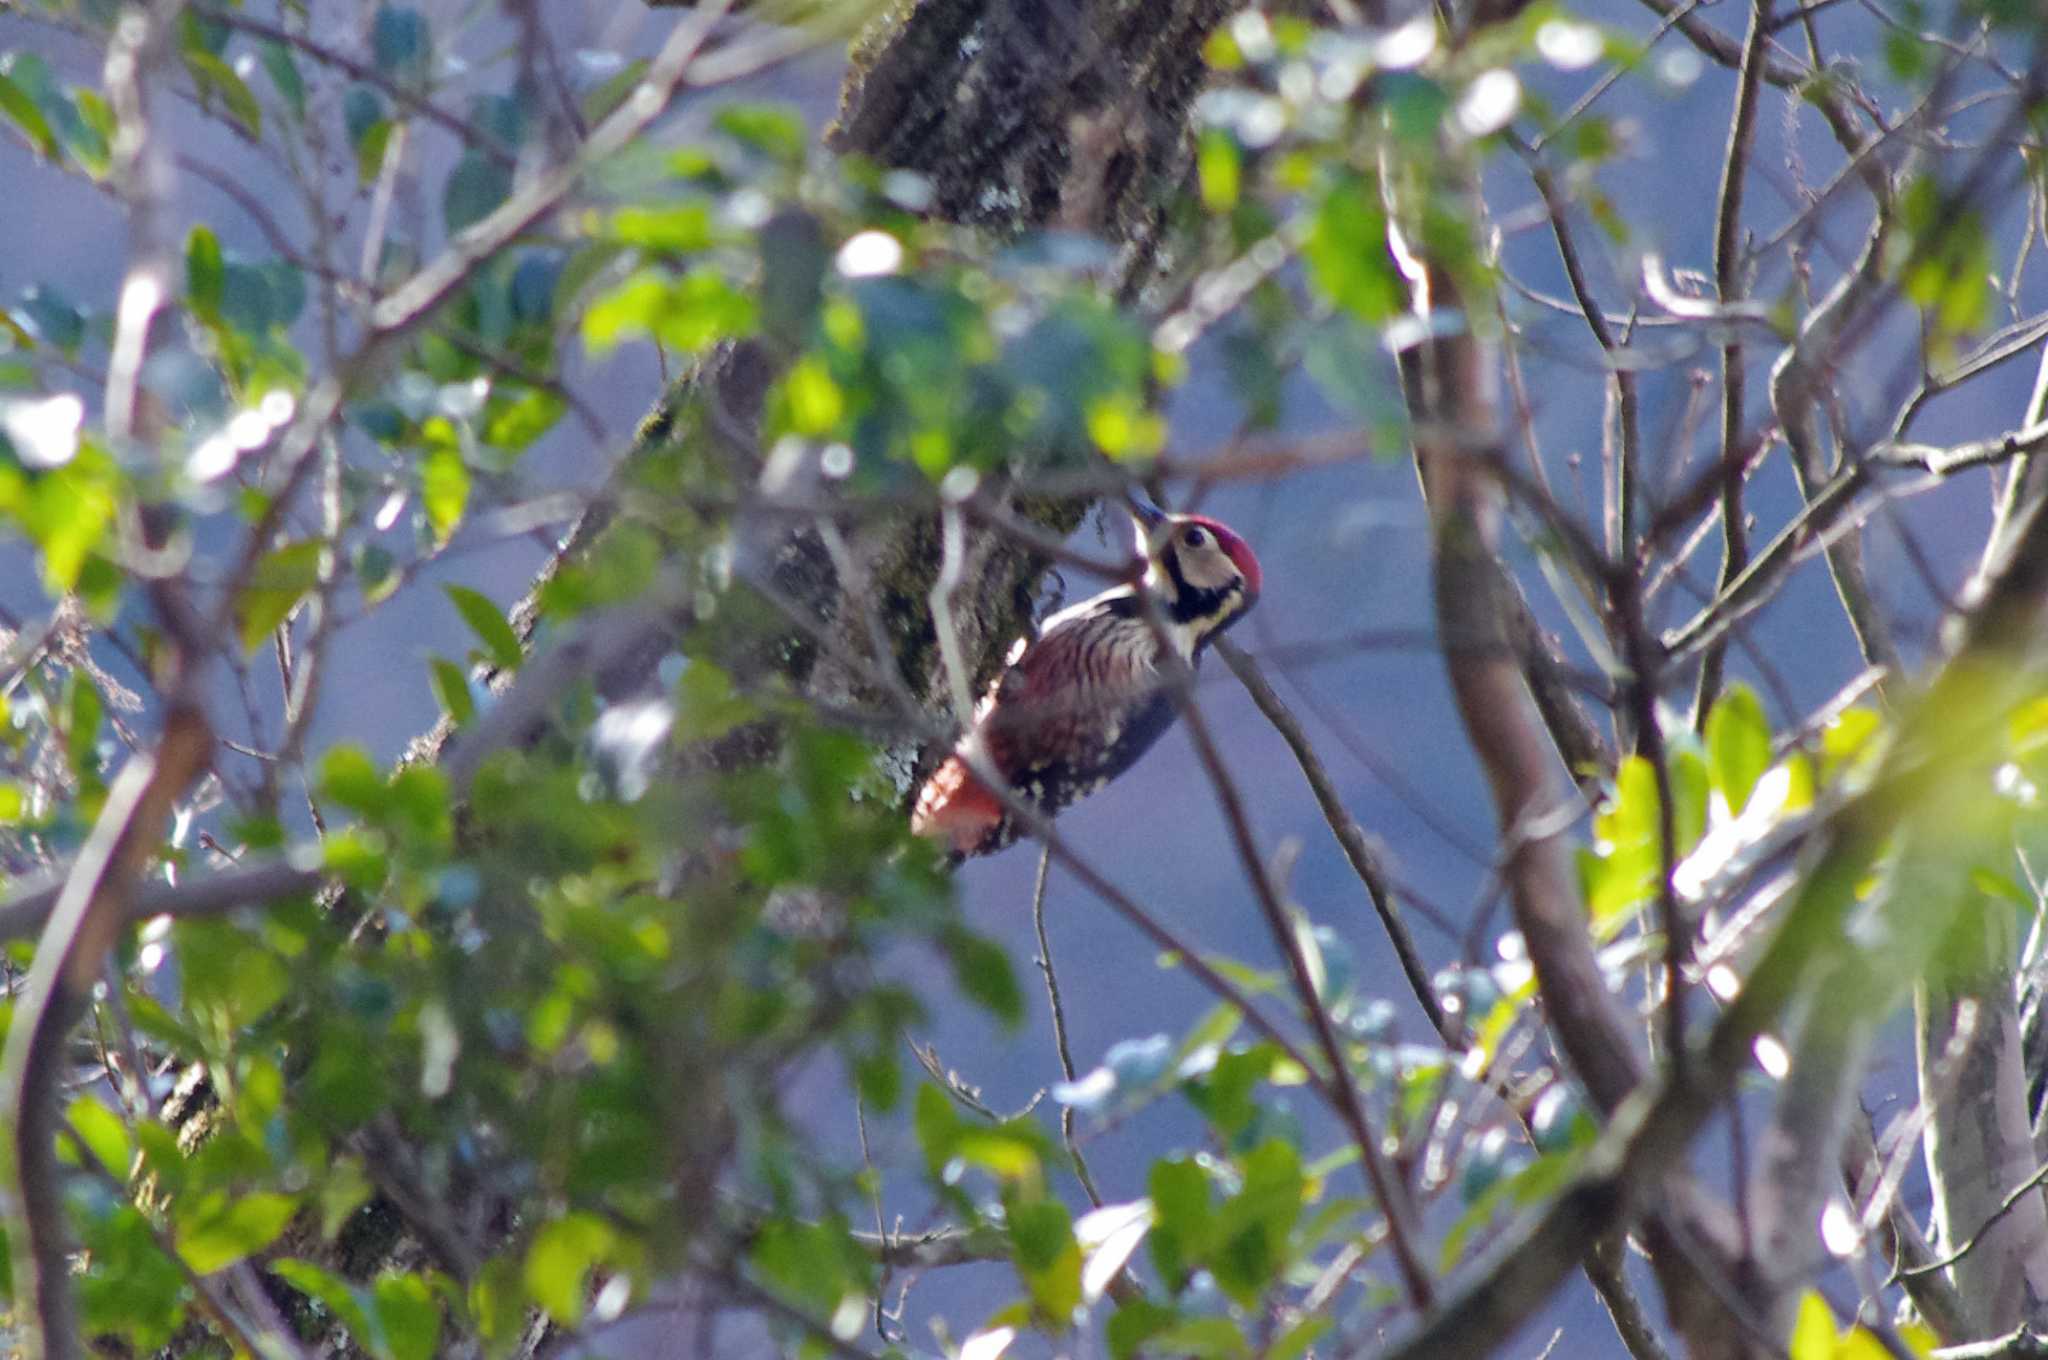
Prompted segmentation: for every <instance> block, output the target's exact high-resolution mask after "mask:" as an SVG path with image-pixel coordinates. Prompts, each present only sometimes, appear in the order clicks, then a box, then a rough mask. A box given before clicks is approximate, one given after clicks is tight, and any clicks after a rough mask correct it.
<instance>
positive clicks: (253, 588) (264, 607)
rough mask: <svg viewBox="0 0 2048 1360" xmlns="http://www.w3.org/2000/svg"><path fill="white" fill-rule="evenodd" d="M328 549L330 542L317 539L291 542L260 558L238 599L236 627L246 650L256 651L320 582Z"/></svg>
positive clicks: (243, 648) (236, 603)
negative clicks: (321, 568)
mask: <svg viewBox="0 0 2048 1360" xmlns="http://www.w3.org/2000/svg"><path fill="white" fill-rule="evenodd" d="M326 551H327V545H326V544H324V543H320V542H317V541H308V542H305V543H288V544H286V545H285V546H284V547H282V548H277V549H275V550H273V551H271V552H269V553H266V554H264V555H263V556H262V557H261V558H259V559H257V562H256V565H255V567H254V568H252V569H251V570H250V572H249V583H248V584H247V585H246V586H244V587H243V588H242V593H241V595H240V596H239V597H238V598H237V599H236V601H235V624H236V631H237V632H238V633H239V634H240V635H241V639H242V650H243V651H245V652H253V651H254V650H256V648H257V647H259V646H261V645H262V644H263V642H264V641H265V640H267V639H268V638H269V637H270V635H271V633H272V632H273V631H275V630H276V629H277V628H278V627H279V625H281V624H283V623H284V621H285V620H286V619H288V618H290V617H291V613H292V611H293V610H294V609H296V608H298V606H299V601H300V600H302V599H304V598H305V597H306V593H307V592H308V591H310V590H312V589H313V587H314V586H316V585H318V584H319V583H320V566H321V559H322V556H323V554H325V552H326Z"/></svg>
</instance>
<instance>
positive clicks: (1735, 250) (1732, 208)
mask: <svg viewBox="0 0 2048 1360" xmlns="http://www.w3.org/2000/svg"><path fill="white" fill-rule="evenodd" d="M1770 22H1771V0H1755V3H1754V4H1753V5H1752V6H1751V7H1750V12H1749V35H1748V37H1746V38H1745V39H1744V40H1743V44H1742V64H1741V66H1740V68H1739V70H1738V72H1737V76H1736V82H1735V113H1734V116H1733V118H1732V119H1731V120H1730V122H1729V127H1728V151H1727V154H1726V156H1725V157H1724V158H1723V160H1722V164H1721V193H1720V197H1719V202H1718V207H1717V208H1716V210H1715V215H1714V286H1715V290H1716V296H1717V297H1718V299H1719V300H1720V302H1721V304H1722V305H1723V306H1727V305H1728V304H1730V303H1735V302H1740V301H1742V300H1743V295H1744V291H1745V290H1744V286H1743V277H1742V199H1743V187H1744V184H1745V182H1746V180H1747V179H1748V176H1749V158H1750V154H1751V150H1752V148H1753V147H1754V146H1755V144H1756V106H1757V95H1758V93H1759V91H1760V90H1761V88H1762V82H1763V66H1764V44H1765V42H1766V41H1768V39H1767V38H1766V36H1765V35H1766V34H1767V33H1768V32H1769V29H1770ZM1728 334H1729V339H1728V341H1727V343H1725V344H1724V345H1722V347H1721V468H1722V482H1721V581H1720V585H1719V586H1718V587H1717V589H1718V590H1720V591H1726V590H1727V589H1728V587H1729V585H1730V584H1731V583H1732V582H1734V580H1735V579H1736V578H1737V577H1739V576H1741V575H1742V570H1743V568H1744V567H1746V566H1748V565H1749V524H1748V520H1747V518H1746V517H1747V514H1748V512H1747V511H1746V510H1745V509H1744V508H1743V504H1742V491H1743V487H1744V485H1745V484H1746V483H1747V480H1748V478H1747V469H1746V468H1745V467H1744V465H1743V460H1742V459H1741V458H1739V457H1737V456H1736V450H1738V449H1740V448H1741V447H1742V445H1743V442H1744V439H1745V437H1746V436H1745V433H1744V429H1745V427H1744V423H1743V422H1744V421H1745V419H1746V418H1747V417H1746V414H1745V410H1744V407H1745V405H1746V397H1747V393H1748V383H1747V380H1746V379H1747V375H1746V374H1745V373H1744V371H1743V347H1742V340H1741V332H1739V331H1736V330H1733V329H1731V330H1730V331H1729V333H1728ZM1726 647H1727V644H1726V641H1725V639H1719V638H1717V639H1716V640H1714V641H1713V642H1711V643H1709V644H1708V645H1707V647H1706V650H1705V651H1704V652H1703V653H1702V655H1701V657H1700V675H1699V687H1698V689H1697V690H1696V691H1695V694H1694V698H1693V725H1694V726H1695V727H1696V728H1699V729H1701V730H1704V729H1705V726H1706V721H1707V712H1708V710H1710V709H1711V708H1713V706H1714V700H1715V699H1716V698H1717V697H1719V695H1720V693H1721V672H1722V667H1723V665H1724V664H1725V661H1726V655H1727V652H1726Z"/></svg>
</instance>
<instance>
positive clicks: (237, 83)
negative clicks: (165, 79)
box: [181, 47, 263, 140]
mask: <svg viewBox="0 0 2048 1360" xmlns="http://www.w3.org/2000/svg"><path fill="white" fill-rule="evenodd" d="M181 55H182V56H183V57H184V59H185V69H186V70H188V71H190V72H191V73H192V83H193V84H195V85H197V86H198V87H199V102H200V103H201V104H202V105H205V104H207V103H209V102H210V100H211V98H212V97H213V96H215V95H218V96H219V97H220V102H221V103H222V104H223V105H224V106H225V107H226V108H227V111H228V116H229V117H231V118H233V119H234V120H235V121H236V122H237V123H240V124H241V125H242V131H243V133H245V134H246V135H247V136H248V137H249V138H251V139H252V140H253V139H255V138H258V137H261V136H262V135H263V106H262V105H260V104H258V103H257V102H256V96H255V95H254V94H252V93H250V90H249V87H248V85H246V84H245V83H243V80H242V78H241V77H240V76H238V75H236V74H235V70H234V68H233V67H232V66H229V65H228V64H227V63H226V62H224V61H222V60H221V59H220V58H219V57H216V56H214V55H213V54H212V53H211V52H207V51H205V50H203V49H200V48H193V47H187V48H186V49H185V50H184V52H183V53H182V54H181Z"/></svg>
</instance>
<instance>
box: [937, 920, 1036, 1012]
mask: <svg viewBox="0 0 2048 1360" xmlns="http://www.w3.org/2000/svg"><path fill="white" fill-rule="evenodd" d="M946 952H947V954H948V955H949V956H950V957H951V958H952V960H953V980H954V982H955V983H956V984H957V985H958V986H959V988H960V991H961V993H962V994H963V995H965V996H966V997H967V998H968V999H969V1000H971V1001H974V1002H975V1003H977V1004H978V1005H980V1006H981V1007H982V1008H983V1009H984V1010H986V1011H988V1012H989V1013H990V1014H992V1015H994V1016H995V1017H996V1018H997V1019H998V1020H1000V1021H1002V1022H1003V1023H1004V1024H1005V1025H1007V1026H1010V1027H1012V1028H1014V1027H1016V1026H1017V1025H1020V1024H1022V1023H1023V1022H1024V992H1023V990H1022V989H1021V988H1020V987H1018V985H1017V975H1016V973H1015V972H1013V971H1012V970H1011V968H1010V956H1009V955H1008V954H1007V953H1005V952H1004V950H1003V947H1002V946H1001V945H999V944H997V943H996V942H995V941H993V940H990V939H986V938H984V937H983V936H980V935H976V934H975V933H974V932H973V931H971V930H964V929H962V930H954V931H950V932H948V934H947V938H946Z"/></svg>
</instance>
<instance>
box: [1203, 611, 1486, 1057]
mask: <svg viewBox="0 0 2048 1360" xmlns="http://www.w3.org/2000/svg"><path fill="white" fill-rule="evenodd" d="M1216 651H1217V653H1218V654H1219V655H1221V656H1222V658H1223V663H1224V664H1225V665H1226V666H1228V667H1230V673H1231V674H1232V675H1235V676H1236V677H1237V678H1238V680H1239V681H1240V682H1241V683H1242V684H1243V685H1244V687H1245V690H1246V692H1247V693H1249V694H1250V695H1251V696H1252V702H1253V703H1254V704H1256V705H1258V709H1259V712H1261V713H1263V714H1265V715H1266V721H1268V722H1270V723H1272V724H1273V728H1274V730H1275V731H1277V732H1278V733H1279V734H1280V737H1281V740H1283V741H1285V742H1286V743H1287V749H1288V750H1290V751H1292V752H1293V753H1294V760H1295V763H1296V764H1298V765H1299V766H1301V773H1302V777H1303V778H1305V779H1306V780H1308V786H1309V791H1310V792H1312V793H1313V794H1315V798H1316V806H1317V807H1319V808H1321V809H1322V812H1323V820H1324V821H1325V822H1326V823H1328V825H1329V828H1330V834H1331V835H1333V836H1335V837H1336V838H1337V845H1338V847H1339V848H1340V849H1342V850H1343V852H1344V858H1345V859H1346V860H1348V861H1350V864H1351V868H1352V871H1353V872H1354V873H1356V874H1357V875H1358V879H1359V882H1361V883H1363V884H1364V885H1365V892H1366V896H1367V897H1368V898H1370V899H1371V900H1372V907H1373V910H1374V911H1375V912H1377V913H1378V914H1379V918H1380V924H1381V925H1382V926H1384V927H1385V929H1386V932H1387V939H1388V941H1389V942H1390V943H1391V944H1392V945H1393V946H1394V957H1395V958H1397V959H1398V960H1400V963H1401V973H1402V976H1403V977H1405V978H1407V980H1408V989H1409V991H1411V992H1412V993H1414V996H1415V1000H1416V1002H1417V1003H1418V1004H1420V1005H1421V1007H1422V1013H1423V1014H1424V1015H1426V1016H1428V1017H1429V1024H1430V1028H1432V1029H1434V1030H1435V1031H1436V1032H1437V1034H1438V1035H1439V1036H1440V1037H1441V1038H1442V1039H1443V1041H1444V1042H1445V1043H1446V1044H1449V1045H1452V1046H1454V1047H1455V1046H1457V1045H1458V1043H1459V1042H1460V1039H1459V1026H1458V1025H1456V1024H1453V1023H1452V1021H1451V1018H1450V1017H1449V1016H1448V1015H1446V1014H1444V1008H1443V1003H1442V1002H1441V1001H1440V1000H1439V999H1438V998H1437V994H1436V988H1435V987H1433V986H1432V985H1430V980H1429V967H1428V965H1427V964H1425V963H1424V962H1423V961H1422V952H1421V951H1420V950H1418V949H1417V948H1416V947H1415V937H1414V936H1413V935H1411V934H1409V932H1408V923H1407V922H1405V921H1403V920H1402V919H1401V910H1400V905H1399V902H1398V901H1397V899H1396V898H1395V896H1394V886H1393V884H1392V883H1391V882H1389V881H1388V878H1387V875H1386V870H1385V869H1384V867H1383V866H1382V865H1381V864H1380V856H1379V851H1378V849H1377V848H1376V847H1375V846H1374V845H1373V843H1372V840H1371V838H1370V837H1368V836H1367V835H1366V833H1365V828H1364V827H1362V826H1360V825H1359V824H1358V821H1357V819H1356V818H1354V817H1353V816H1352V815H1351V814H1350V812H1349V811H1347V810H1346V808H1345V807H1344V802H1343V800H1342V799H1341V798H1339V797H1338V796H1337V788H1336V785H1334V784H1332V783H1331V782H1330V773H1329V771H1328V770H1326V769H1324V768H1323V759H1322V757H1321V756H1320V755H1318V754H1316V749H1315V747H1314V746H1313V745H1312V744H1310V742H1309V739H1308V733H1307V732H1305V731H1303V730H1302V726H1301V722H1300V720H1299V719H1297V718H1296V717H1295V716H1294V713H1293V710H1291V709H1289V708H1288V707H1287V701H1286V700H1284V699H1282V698H1281V697H1280V696H1279V694H1278V693H1276V692H1275V691H1274V689H1273V686H1272V685H1271V684H1270V683H1269V682H1268V681H1267V679H1266V676H1265V672H1263V671H1261V670H1260V669H1259V663H1258V662H1257V661H1256V660H1255V659H1253V658H1252V656H1251V655H1250V654H1249V653H1247V652H1245V651H1244V650H1243V649H1242V648H1240V647H1238V646H1237V644H1236V643H1234V642H1231V641H1230V640H1229V639H1228V638H1225V639H1223V640H1221V641H1219V642H1218V643H1217V644H1216Z"/></svg>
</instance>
